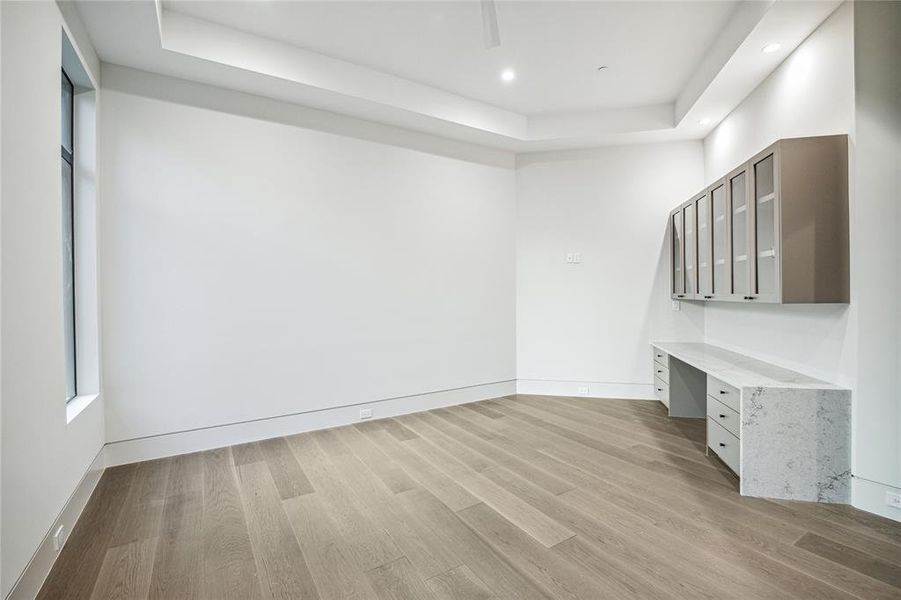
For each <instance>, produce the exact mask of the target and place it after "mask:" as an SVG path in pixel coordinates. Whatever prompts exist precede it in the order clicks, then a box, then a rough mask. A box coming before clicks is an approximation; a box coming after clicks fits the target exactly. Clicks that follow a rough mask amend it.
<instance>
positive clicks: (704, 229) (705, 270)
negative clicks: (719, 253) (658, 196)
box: [695, 194, 713, 300]
mask: <svg viewBox="0 0 901 600" xmlns="http://www.w3.org/2000/svg"><path fill="white" fill-rule="evenodd" d="M695 214H696V215H697V221H698V261H697V262H698V296H700V297H701V298H702V299H704V300H709V299H710V298H712V297H713V282H712V280H711V278H710V274H711V270H712V267H711V264H710V263H711V261H710V249H711V248H710V232H711V227H710V195H709V194H704V195H703V196H701V197H700V198H698V199H697V200H695Z"/></svg>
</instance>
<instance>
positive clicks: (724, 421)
mask: <svg viewBox="0 0 901 600" xmlns="http://www.w3.org/2000/svg"><path fill="white" fill-rule="evenodd" d="M707 416H708V417H710V418H711V419H713V420H714V422H715V423H719V424H720V425H722V426H723V427H724V428H725V429H726V430H727V431H728V432H729V433H731V434H732V435H734V436H735V437H737V438H740V437H741V425H740V421H741V419H740V418H739V416H738V413H737V412H735V411H734V410H732V409H731V408H729V407H728V406H726V405H725V404H723V403H722V402H720V401H719V400H717V399H716V398H714V397H713V396H707Z"/></svg>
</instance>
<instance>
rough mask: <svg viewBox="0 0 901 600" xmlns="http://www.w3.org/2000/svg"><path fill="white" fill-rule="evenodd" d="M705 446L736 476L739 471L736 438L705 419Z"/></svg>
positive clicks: (738, 452)
mask: <svg viewBox="0 0 901 600" xmlns="http://www.w3.org/2000/svg"><path fill="white" fill-rule="evenodd" d="M707 445H708V446H709V447H710V449H711V450H713V451H714V452H716V455H717V456H719V457H720V458H721V459H722V461H723V462H724V463H726V466H727V467H729V468H730V469H732V472H733V473H735V474H736V475H738V474H739V471H740V467H739V464H740V460H739V457H740V452H741V448H740V447H739V442H738V438H737V437H735V436H734V435H732V434H731V433H729V432H728V431H726V430H725V429H723V428H722V427H720V426H719V424H718V423H716V421H714V420H713V419H711V418H710V417H708V418H707Z"/></svg>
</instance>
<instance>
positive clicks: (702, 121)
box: [698, 119, 710, 125]
mask: <svg viewBox="0 0 901 600" xmlns="http://www.w3.org/2000/svg"><path fill="white" fill-rule="evenodd" d="M698 125H710V119H701V120H700V121H698Z"/></svg>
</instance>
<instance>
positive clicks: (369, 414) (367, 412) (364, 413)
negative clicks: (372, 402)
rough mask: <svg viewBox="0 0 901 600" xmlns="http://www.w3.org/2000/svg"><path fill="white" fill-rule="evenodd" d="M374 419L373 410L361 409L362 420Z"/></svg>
mask: <svg viewBox="0 0 901 600" xmlns="http://www.w3.org/2000/svg"><path fill="white" fill-rule="evenodd" d="M371 418H372V409H371V408H361V409H360V419H371Z"/></svg>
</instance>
